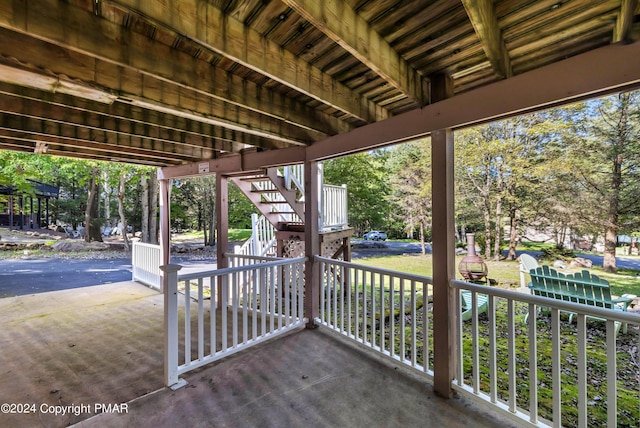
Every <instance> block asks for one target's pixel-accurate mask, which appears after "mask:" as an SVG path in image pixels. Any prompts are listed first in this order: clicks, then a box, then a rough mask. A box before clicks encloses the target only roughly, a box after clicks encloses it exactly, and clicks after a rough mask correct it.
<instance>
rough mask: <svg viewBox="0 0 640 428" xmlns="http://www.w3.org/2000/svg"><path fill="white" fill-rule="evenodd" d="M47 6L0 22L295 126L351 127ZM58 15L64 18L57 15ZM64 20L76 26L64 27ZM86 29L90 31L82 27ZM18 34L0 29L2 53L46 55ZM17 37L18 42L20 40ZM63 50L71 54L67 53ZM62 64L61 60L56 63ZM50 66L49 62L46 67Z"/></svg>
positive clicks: (73, 68) (318, 130)
mask: <svg viewBox="0 0 640 428" xmlns="http://www.w3.org/2000/svg"><path fill="white" fill-rule="evenodd" d="M27 3H29V8H30V10H35V11H38V12H37V14H34V15H29V14H28V13H27V11H26V8H27ZM51 6H52V5H51V2H49V1H44V0H31V1H29V2H24V3H23V7H24V9H22V10H20V9H19V8H18V6H15V7H14V8H12V9H11V11H10V13H13V14H14V15H13V16H5V19H2V18H0V26H3V27H5V28H7V29H9V30H12V31H15V32H23V31H24V29H25V28H27V27H28V30H29V35H30V36H33V37H37V38H39V39H40V40H46V41H48V42H50V43H51V44H54V45H55V46H58V47H61V48H64V49H56V51H57V52H58V55H59V58H60V59H63V58H65V56H66V57H67V58H74V57H76V56H78V54H83V55H87V56H88V57H90V58H94V59H96V60H100V61H106V62H110V63H112V64H116V65H118V66H120V67H124V68H127V69H131V70H136V71H139V72H140V73H142V74H145V75H148V76H150V77H153V78H155V79H158V80H163V81H167V82H175V83H176V84H177V85H179V86H181V87H183V88H186V89H189V90H193V91H198V92H200V93H203V94H207V96H210V97H213V98H216V99H218V100H220V101H224V102H226V103H229V104H231V105H235V106H237V107H241V108H243V109H247V110H250V111H254V112H257V113H259V114H262V115H266V116H268V117H270V118H272V119H277V120H281V121H285V122H287V123H291V124H294V125H295V126H298V127H300V128H302V129H304V130H308V131H311V132H312V133H314V134H318V135H323V137H326V136H329V135H332V134H336V133H340V132H345V131H348V130H350V129H351V127H350V126H349V125H348V124H346V123H345V122H343V121H340V120H338V119H336V118H333V117H330V116H328V115H324V114H321V113H319V112H318V111H316V110H314V109H311V108H310V107H308V106H306V105H304V104H302V103H300V102H297V101H295V100H291V99H289V98H287V97H285V96H284V95H282V94H278V93H276V92H274V91H273V90H271V89H269V88H266V87H259V86H258V85H256V84H255V83H253V82H250V81H246V80H244V79H242V78H240V77H239V76H236V75H233V74H231V73H226V72H224V71H223V70H220V69H219V68H217V67H214V66H211V65H210V64H209V63H208V62H205V61H202V60H199V59H196V58H194V57H193V56H191V55H188V54H186V53H185V52H181V51H178V50H175V49H171V47H170V46H167V45H165V44H162V43H160V42H158V41H154V40H153V39H151V38H148V37H146V36H144V35H142V34H139V33H136V32H134V31H132V30H130V29H126V28H123V27H122V26H120V25H118V24H116V23H113V22H110V21H107V20H105V19H101V18H99V17H97V16H95V15H93V14H91V13H89V12H88V11H85V10H83V9H79V8H77V7H73V6H70V5H68V4H66V3H64V2H56V5H55V7H51ZM60 16H64V17H66V19H65V20H62V19H59V18H58V17H60ZM68 20H71V21H72V22H73V23H74V24H75V25H72V26H70V25H67V23H68ZM87 28H92V29H94V30H93V31H86V29H87ZM20 38H22V39H23V36H19V35H18V34H11V33H9V32H6V31H4V32H3V33H2V46H3V47H4V49H2V52H1V53H2V54H4V55H7V56H13V57H16V58H19V59H22V60H23V61H24V62H29V63H32V64H38V63H37V62H34V61H38V59H39V61H40V62H42V61H44V60H46V59H48V58H49V56H44V57H43V56H42V55H41V52H39V50H40V49H39V46H42V44H41V43H40V44H39V43H38V42H36V41H33V42H32V46H31V47H28V48H27V49H25V48H24V47H22V49H19V48H18V46H21V45H22V44H23V43H24V42H23V41H22V40H21V39H20ZM19 40H20V43H18V41H19ZM32 51H33V52H32ZM65 51H71V52H72V53H70V54H68V55H65ZM74 52H75V53H76V54H74ZM74 59H75V58H74ZM159 59H165V60H159ZM60 62H62V61H59V62H58V63H60ZM58 63H56V64H58ZM38 65H40V66H43V65H42V64H38ZM52 65H53V64H47V67H51V66H52ZM58 67H59V68H62V67H64V69H62V70H60V72H61V73H63V74H65V75H67V76H70V77H73V78H78V79H82V78H85V77H87V76H86V75H87V73H91V72H93V70H91V69H90V68H87V67H86V66H85V65H84V64H83V63H82V62H76V61H74V62H72V63H62V64H59V65H58ZM178 82H179V83H178Z"/></svg>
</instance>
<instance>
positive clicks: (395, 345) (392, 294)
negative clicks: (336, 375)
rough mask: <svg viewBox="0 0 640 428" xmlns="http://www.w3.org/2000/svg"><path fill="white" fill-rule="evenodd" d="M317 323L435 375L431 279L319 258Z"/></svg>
mask: <svg viewBox="0 0 640 428" xmlns="http://www.w3.org/2000/svg"><path fill="white" fill-rule="evenodd" d="M317 260H319V261H320V272H321V275H322V277H321V278H322V279H321V296H320V319H319V320H318V321H319V322H320V323H321V324H323V325H325V326H327V327H329V328H331V329H332V330H334V331H337V332H339V333H341V334H342V335H344V336H347V337H349V338H351V339H353V340H356V341H357V342H359V343H361V344H363V345H365V346H367V347H369V348H372V349H374V350H376V351H378V352H381V353H382V354H384V355H386V356H388V357H391V358H393V359H394V360H396V361H399V362H402V363H404V364H405V365H407V366H409V367H412V368H414V369H417V370H419V371H420V372H422V373H425V374H426V375H428V376H429V377H431V376H433V369H432V363H433V360H432V356H433V343H432V337H433V332H432V323H431V321H432V316H433V314H432V312H431V311H430V310H429V307H430V303H429V300H430V298H429V296H430V295H431V293H430V291H431V279H430V278H427V277H423V276H417V275H408V274H404V273H400V272H394V271H389V270H384V269H376V268H371V267H368V266H362V265H356V264H353V263H348V262H343V261H340V260H334V259H329V258H325V257H317Z"/></svg>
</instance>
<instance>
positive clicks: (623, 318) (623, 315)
mask: <svg viewBox="0 0 640 428" xmlns="http://www.w3.org/2000/svg"><path fill="white" fill-rule="evenodd" d="M450 285H451V287H453V288H455V289H464V290H469V291H475V292H477V293H482V294H487V295H490V296H496V297H502V298H505V299H512V300H517V301H520V302H524V303H533V304H535V305H538V306H545V307H552V308H558V309H560V310H562V311H566V312H575V313H579V314H585V315H587V316H593V317H598V318H606V319H610V320H613V321H620V322H627V323H633V324H639V325H640V315H636V314H632V313H629V312H623V311H617V310H615V309H607V308H600V307H596V306H589V305H581V304H580V303H572V302H566V301H564V300H557V299H551V298H549V297H542V296H534V295H532V294H525V293H520V292H517V291H511V290H503V289H500V288H493V287H487V286H486V285H478V284H472V283H470V282H465V281H460V280H457V279H454V280H451V282H450Z"/></svg>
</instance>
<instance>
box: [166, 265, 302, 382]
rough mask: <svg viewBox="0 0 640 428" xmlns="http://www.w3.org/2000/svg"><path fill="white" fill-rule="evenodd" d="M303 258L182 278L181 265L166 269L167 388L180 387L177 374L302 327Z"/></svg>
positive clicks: (213, 271)
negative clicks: (248, 279)
mask: <svg viewBox="0 0 640 428" xmlns="http://www.w3.org/2000/svg"><path fill="white" fill-rule="evenodd" d="M304 261H305V258H304V257H300V258H296V259H281V260H274V261H263V262H262V263H256V264H252V265H247V266H240V267H232V268H225V269H218V270H210V271H206V272H198V273H193V274H188V275H181V276H179V275H178V270H179V269H180V266H177V265H169V266H166V267H164V268H163V269H165V283H164V285H165V288H166V291H165V320H166V321H165V322H166V323H167V324H166V326H165V341H166V343H165V349H166V351H165V382H166V384H167V386H173V385H180V383H179V378H178V377H179V376H180V375H181V374H183V373H186V372H188V371H189V370H193V369H195V368H198V367H201V366H203V365H206V364H209V363H211V362H214V361H216V360H219V359H220V358H224V357H226V356H228V355H231V354H234V353H236V352H238V351H240V350H242V349H246V348H248V347H250V346H253V345H256V344H258V343H261V342H263V341H265V340H267V339H270V338H272V337H276V336H278V335H280V334H282V333H285V332H287V331H290V330H291V329H294V328H298V327H300V326H303V325H304V323H305V320H304V319H303V303H304V302H303V294H304V292H303V290H304V274H303V271H304ZM247 278H251V280H250V281H247ZM179 294H181V296H180V297H179ZM179 300H181V301H182V303H179ZM180 343H182V346H180Z"/></svg>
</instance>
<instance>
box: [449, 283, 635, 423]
mask: <svg viewBox="0 0 640 428" xmlns="http://www.w3.org/2000/svg"><path fill="white" fill-rule="evenodd" d="M451 285H452V287H454V288H455V289H456V290H469V291H470V292H471V293H472V298H473V300H472V301H475V294H476V293H482V294H485V295H488V302H489V306H488V310H487V314H488V317H487V320H486V321H483V322H480V321H479V318H478V316H479V314H478V313H477V310H476V308H474V310H473V314H472V318H471V322H467V323H463V322H462V321H461V320H460V319H458V323H457V325H458V337H459V339H460V340H459V343H458V363H459V364H458V370H457V371H458V373H457V379H456V381H455V382H454V388H455V389H457V390H458V391H459V392H460V393H462V394H464V395H466V396H469V397H475V398H480V399H481V400H483V401H484V402H487V403H490V404H492V405H493V406H495V407H496V408H498V409H500V410H501V411H503V412H504V414H506V415H509V416H512V417H515V418H516V419H517V420H518V421H519V422H520V423H523V422H524V423H527V424H529V425H530V426H554V427H555V426H578V427H586V426H608V427H616V426H633V425H635V424H636V423H637V421H639V420H640V405H639V404H638V403H640V359H639V357H640V353H639V352H638V349H639V348H640V340H639V339H640V334H638V333H637V332H633V333H632V331H633V329H631V328H630V329H629V332H630V333H629V334H625V335H624V336H623V335H622V334H619V335H618V337H616V328H615V324H616V322H620V323H628V325H629V326H635V327H638V325H639V324H640V316H638V315H635V314H630V313H626V312H622V311H615V310H611V309H603V308H595V307H591V306H587V305H579V304H575V303H570V302H563V301H558V300H554V299H548V298H543V297H538V296H532V295H529V294H523V293H517V292H514V291H509V290H502V289H498V288H492V287H487V286H484V285H476V284H470V283H466V282H462V281H452V284H451ZM540 307H544V308H549V311H550V313H551V315H550V317H549V316H547V315H535V316H534V314H537V312H538V311H537V308H540ZM459 310H460V304H458V311H459ZM527 312H528V313H529V314H531V315H530V316H529V322H528V324H524V316H525V315H526V313H527ZM561 312H573V313H576V314H577V319H578V322H577V325H573V324H571V325H569V326H568V328H567V327H561V323H560V313H561ZM593 317H597V318H602V319H605V320H606V321H605V323H604V329H603V328H602V326H596V328H592V329H589V328H588V324H587V321H588V322H589V325H590V324H591V323H592V322H595V321H594V320H592V318H593ZM483 318H484V316H483ZM600 323H602V322H601V321H600ZM549 330H550V333H549V332H548V331H549ZM603 334H604V336H605V338H604V343H605V344H606V346H604V347H603V346H602V344H601V343H600V342H596V341H595V338H596V337H598V336H600V335H603ZM469 344H471V346H469ZM629 354H632V355H629ZM619 361H624V365H625V366H624V367H619V366H618V362H619ZM596 368H597V371H596V370H595V369H596ZM619 368H622V370H621V371H620V372H619V371H618V369H619ZM629 371H631V373H634V372H635V374H632V375H630V376H631V383H632V385H631V386H630V388H627V391H625V393H624V394H625V396H624V397H622V396H621V395H620V394H622V391H621V390H622V388H623V387H624V386H625V385H624V384H625V383H626V384H627V385H626V386H629V385H628V383H629V380H628V379H627V380H626V381H622V380H621V379H620V378H619V375H620V374H621V373H628V372H629ZM600 372H604V375H603V376H602V378H600V377H599V375H598V373H600ZM629 390H630V391H631V394H632V395H633V396H632V397H630V396H629V395H628V394H629V393H630V392H629ZM569 391H573V393H572V394H569V393H568V392H569ZM571 395H573V397H574V398H573V399H572V400H571V401H569V398H568V397H570V396H571ZM573 400H575V401H573ZM596 407H598V410H596ZM605 412H606V413H605ZM599 413H602V414H599ZM622 419H624V420H622ZM633 421H635V422H633ZM630 422H631V423H632V425H629V423H630ZM619 424H622V425H619Z"/></svg>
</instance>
